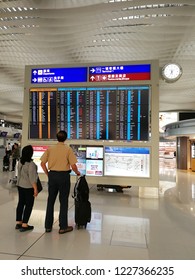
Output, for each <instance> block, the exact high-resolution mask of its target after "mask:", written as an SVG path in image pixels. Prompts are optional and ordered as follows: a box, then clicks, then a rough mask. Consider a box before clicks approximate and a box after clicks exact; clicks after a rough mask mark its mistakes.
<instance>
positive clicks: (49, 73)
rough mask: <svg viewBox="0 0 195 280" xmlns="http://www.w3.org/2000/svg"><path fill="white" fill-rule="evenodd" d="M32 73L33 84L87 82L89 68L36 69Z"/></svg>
mask: <svg viewBox="0 0 195 280" xmlns="http://www.w3.org/2000/svg"><path fill="white" fill-rule="evenodd" d="M31 71H32V72H31V83H32V84H55V83H82V82H87V67H69V68H36V69H32V70H31Z"/></svg>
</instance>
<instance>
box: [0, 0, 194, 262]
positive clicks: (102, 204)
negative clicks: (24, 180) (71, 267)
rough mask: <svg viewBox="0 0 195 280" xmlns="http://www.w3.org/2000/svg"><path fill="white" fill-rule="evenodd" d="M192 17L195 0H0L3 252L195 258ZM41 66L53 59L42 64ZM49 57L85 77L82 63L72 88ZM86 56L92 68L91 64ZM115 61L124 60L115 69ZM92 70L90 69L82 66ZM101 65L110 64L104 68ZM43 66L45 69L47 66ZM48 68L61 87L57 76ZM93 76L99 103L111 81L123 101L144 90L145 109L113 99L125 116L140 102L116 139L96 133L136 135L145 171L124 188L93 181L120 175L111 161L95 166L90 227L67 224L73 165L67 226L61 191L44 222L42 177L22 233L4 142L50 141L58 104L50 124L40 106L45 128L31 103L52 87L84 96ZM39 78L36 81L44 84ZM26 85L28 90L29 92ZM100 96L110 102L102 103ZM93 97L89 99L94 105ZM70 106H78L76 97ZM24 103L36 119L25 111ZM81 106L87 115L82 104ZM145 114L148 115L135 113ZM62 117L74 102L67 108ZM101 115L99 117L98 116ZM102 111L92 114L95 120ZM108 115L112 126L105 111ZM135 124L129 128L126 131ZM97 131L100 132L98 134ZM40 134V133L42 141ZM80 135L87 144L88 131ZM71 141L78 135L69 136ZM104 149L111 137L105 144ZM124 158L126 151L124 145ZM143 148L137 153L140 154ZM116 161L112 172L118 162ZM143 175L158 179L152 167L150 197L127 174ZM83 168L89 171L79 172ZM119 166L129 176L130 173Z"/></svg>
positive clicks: (31, 256) (39, 256) (128, 142)
mask: <svg viewBox="0 0 195 280" xmlns="http://www.w3.org/2000/svg"><path fill="white" fill-rule="evenodd" d="M194 26H195V3H194V0H186V1H183V0H178V1H173V3H172V2H171V3H168V2H167V1H161V0H156V1H154V0H153V1H148V0H145V1H138V0H107V1H106V0H74V1H72V0H60V1H59V0H47V1H37V0H29V1H27V0H21V1H17V0H3V1H0V53H1V55H0V221H1V226H0V259H1V260H98V259H99V260H195V242H194V236H195V172H194V171H195V144H194V143H195V141H194V138H195V130H194V127H195V125H194V119H195V94H194V89H195V87H194V81H195V79H194V77H195V62H194V58H195V56H194V53H195V36H194V34H195V29H194V28H195V27H194ZM150 62H151V63H150ZM157 64H158V66H156V65H157ZM37 65H39V67H38V66H37ZM46 65H49V67H48V68H46ZM52 65H55V67H59V65H61V67H60V68H63V67H65V68H66V66H67V69H68V71H70V68H71V67H73V66H75V68H80V66H82V67H81V68H83V70H84V75H83V76H82V77H83V78H81V80H80V73H81V72H79V75H76V74H75V76H76V79H74V82H75V83H77V84H76V90H75V89H74V88H73V89H72V87H75V84H74V82H72V80H71V78H72V77H71V75H70V77H69V76H68V75H67V76H68V78H67V77H66V75H65V78H67V79H68V82H67V81H66V82H64V80H63V79H64V76H63V75H61V74H60V75H57V74H56V76H55V77H53V76H52V71H51V72H50V70H51V69H53V68H52ZM86 65H87V66H86ZM93 65H94V67H91V66H93ZM119 65H121V66H120V67H121V68H120V67H119V68H117V67H118V66H119ZM132 65H133V66H132ZM137 65H138V67H137ZM140 65H141V66H140ZM85 66H86V67H85ZM96 66H97V68H96ZM135 66H136V67H135ZM167 66H168V68H167ZM25 67H27V68H25ZM28 67H29V68H28ZM30 67H31V68H32V69H34V68H35V72H31V73H32V76H31V77H30V75H29V76H28V77H27V79H26V80H25V77H26V72H28V73H30V70H31V68H30ZM33 67H34V68H33ZM172 67H173V68H172ZM26 69H28V71H27V70H26ZM29 69H30V70H29ZM54 69H57V70H59V68H54ZM67 69H66V70H67ZM135 69H136V71H137V69H138V73H137V72H136V73H134V71H135ZM39 70H41V74H40V71H39ZM77 70H78V69H77ZM102 70H104V71H105V72H104V75H102V76H101V75H99V74H100V72H101V71H102ZM174 70H176V76H174ZM87 71H88V72H87ZM90 71H92V73H90V75H89V72H90ZM99 71H100V72H99ZM109 71H111V72H112V73H113V74H112V75H110V72H109ZM125 71H126V72H125ZM128 71H129V72H128ZM85 72H86V73H87V74H86V73H85ZM42 73H46V75H45V76H43V75H42ZM48 73H49V74H48ZM60 73H61V72H60ZM66 73H67V72H66ZM75 73H77V72H75ZM82 74H83V73H82ZM167 74H168V76H167ZM33 75H34V76H33ZM39 75H40V76H39ZM48 76H50V77H49V78H48ZM78 76H79V78H78ZM138 76H139V78H138ZM135 77H136V78H135ZM74 78H75V77H74ZM77 78H78V80H77ZM30 79H31V80H30ZM55 79H56V83H58V84H57V86H56V84H55V83H54V82H55ZM61 79H62V80H61ZM82 79H83V80H82ZM90 79H91V80H90ZM100 79H102V80H101V81H100ZM131 79H132V80H131ZM133 79H135V80H133ZM51 80H52V83H50V82H51ZM75 80H76V81H75ZM93 82H94V83H93ZM66 83H67V84H68V86H69V88H68V86H67V88H65V89H64V87H65V86H66ZM92 83H93V85H95V86H94V87H93V88H92V87H90V90H91V93H93V94H94V95H95V94H96V95H97V96H98V98H100V97H101V98H102V96H103V98H105V96H106V97H107V99H106V98H105V99H104V100H103V101H104V102H108V101H109V98H110V95H109V94H110V92H112V94H113V95H114V94H118V96H119V97H120V98H121V100H122V98H123V96H128V100H132V99H133V98H135V99H136V98H137V97H135V96H139V97H138V100H139V101H140V100H141V96H144V100H145V103H144V106H143V108H145V111H144V110H143V111H141V109H142V105H143V104H142V103H139V102H137V103H136V102H135V103H134V102H132V103H133V104H136V105H135V107H131V106H130V105H129V107H125V106H126V103H125V102H123V103H122V102H121V104H122V105H121V107H122V109H124V110H121V111H123V112H128V113H129V116H130V117H131V113H132V112H136V113H135V114H137V115H136V118H137V119H139V121H137V122H135V123H133V122H132V123H131V124H132V125H130V121H129V126H128V128H129V129H131V131H130V132H129V131H128V130H127V129H126V130H125V129H124V131H123V136H122V137H121V138H120V136H121V134H120V136H119V135H117V137H118V138H117V137H115V136H116V135H115V136H114V137H115V138H109V137H111V134H110V132H108V131H107V132H106V136H104V137H107V138H106V141H107V142H106V143H112V144H106V145H111V146H113V145H114V144H113V143H115V145H118V143H120V144H119V145H122V144H121V143H124V151H125V148H129V147H131V146H132V147H133V148H137V147H136V145H138V150H139V148H141V149H142V152H143V151H144V152H145V153H146V154H144V164H145V167H146V168H145V171H143V170H141V169H140V171H141V173H140V174H141V175H140V176H141V177H142V178H141V179H140V178H139V174H138V173H136V175H135V174H134V175H132V174H131V176H129V184H128V187H127V186H126V187H124V188H122V190H120V191H117V190H116V189H114V188H112V186H111V187H109V186H106V187H102V188H98V187H97V185H98V184H99V180H100V178H99V177H98V176H99V175H103V176H102V177H104V175H106V176H107V175H108V176H110V175H113V177H114V176H115V177H114V179H116V181H117V177H116V175H115V174H114V171H113V170H112V174H103V172H105V170H104V171H103V167H102V166H100V165H99V167H101V168H102V170H101V172H102V174H100V173H99V174H96V175H97V177H95V176H94V180H93V181H94V182H93V183H91V182H90V183H89V188H90V193H89V200H90V202H91V207H92V213H91V221H90V222H89V223H88V224H87V227H86V228H80V229H78V228H77V227H76V226H75V217H74V215H75V205H74V199H73V197H72V194H73V189H74V185H75V176H72V177H71V181H72V184H71V192H70V196H69V212H68V215H69V225H71V226H73V231H72V232H68V233H65V234H62V235H61V234H59V233H58V230H59V224H58V223H59V221H58V214H59V201H58V200H57V201H56V204H55V219H54V220H55V221H54V226H53V230H52V231H51V232H45V228H44V219H45V211H46V203H47V195H48V191H47V188H48V186H47V181H45V180H44V181H42V183H43V191H42V192H41V193H40V194H39V195H38V197H37V198H36V200H35V204H34V208H33V211H32V215H31V217H30V221H29V224H30V225H33V226H34V229H33V230H32V231H30V230H29V231H27V232H20V231H19V230H16V229H15V224H16V221H15V218H16V205H17V201H18V194H17V187H16V183H15V178H16V173H15V170H14V171H12V166H11V164H12V157H10V165H9V167H8V169H7V170H4V166H3V157H4V155H5V148H6V146H7V144H8V142H11V144H12V145H13V143H15V142H16V143H18V144H19V145H20V146H21V147H22V146H23V143H25V144H26V143H27V144H31V141H32V145H35V146H37V147H38V148H40V147H42V146H41V145H46V144H45V143H47V141H48V140H51V141H50V142H48V143H54V141H53V140H54V137H53V135H54V134H55V133H54V131H55V129H54V125H56V127H59V123H57V122H58V121H59V119H60V118H59V115H60V117H61V116H62V115H63V114H62V113H61V114H58V115H57V113H56V112H55V110H52V109H51V108H54V107H52V105H51V108H49V109H51V111H50V112H51V115H52V114H54V115H52V116H55V118H54V119H55V121H56V123H55V122H51V123H52V125H51V126H50V127H49V125H50V124H51V123H50V121H49V120H48V119H47V115H46V114H45V115H44V114H43V115H44V116H42V117H43V119H44V118H45V116H46V120H47V121H48V123H47V125H46V126H45V127H47V128H46V129H45V127H44V125H45V123H44V120H41V121H40V118H39V121H38V122H39V123H38V124H37V123H36V125H37V126H36V127H35V126H34V125H35V122H36V121H35V119H34V118H33V116H35V115H36V114H35V115H33V112H34V111H36V110H37V111H36V113H37V114H39V110H40V108H41V111H43V108H44V105H45V104H44V102H43V103H41V102H42V101H43V100H44V96H45V95H46V96H48V100H49V98H50V93H51V92H52V94H54V96H59V95H60V96H63V95H64V96H66V94H68V95H69V96H70V95H71V96H73V95H74V94H75V92H76V94H77V96H79V97H80V96H85V95H87V94H88V93H89V91H90V90H89V85H91V84H92ZM106 83H107V84H106ZM60 85H62V86H60ZM83 85H85V88H83ZM121 85H122V86H121ZM101 86H102V87H103V86H105V88H106V89H105V88H103V90H102V89H101V90H102V91H101V94H100V87H101ZM41 87H42V88H43V89H40V88H41ZM70 87H71V90H70ZM108 87H109V88H108ZM54 88H56V89H54ZM124 92H125V93H124ZM135 92H136V93H135ZM134 93H135V94H134ZM142 93H143V95H142ZM29 94H30V95H31V96H33V98H31V99H30V97H28V95H29ZM38 94H39V98H37V95H38ZM90 96H91V95H90ZM36 98H37V100H38V101H36V102H40V104H39V105H38V106H37V107H36V106H35V107H36V109H35V110H34V111H33V110H32V108H34V107H33V105H34V104H33V102H34V101H32V100H36ZM98 98H97V100H98ZM131 98H132V99H131ZM62 99H63V98H62ZM86 99H87V98H86ZM29 100H30V102H31V103H30V102H29ZM51 100H52V98H51V99H50V101H51ZM56 100H57V101H56ZM59 100H61V99H60V98H58V97H56V99H55V100H54V103H55V102H58V103H56V104H57V105H56V107H57V106H58V105H59V103H60V102H59ZM64 100H66V99H64ZM64 100H62V104H60V105H61V107H60V108H61V110H62V111H63V109H64V108H65V107H63V106H64V103H63V102H64ZM67 100H68V99H67ZM67 100H66V102H68V101H67ZM79 100H80V101H81V99H79ZM113 100H114V101H113ZM113 100H112V102H113V104H114V106H115V105H116V106H115V107H114V106H113V107H112V109H113V108H114V110H116V112H118V111H117V102H116V100H115V99H113ZM124 100H125V99H123V101H124ZM101 101H102V100H101ZM133 101H134V99H133ZM98 102H99V101H98ZM114 102H116V103H114ZM29 103H30V106H28V105H29ZM78 103H79V102H78ZM102 103H103V102H102ZM102 103H101V104H102ZM138 103H139V104H138ZM42 104H43V106H42ZM113 104H112V105H113ZM140 104H141V105H140ZM148 104H149V105H148ZM85 105H86V103H85ZM96 105H97V104H96ZM96 105H94V106H96ZM41 106H42V107H41ZM98 106H99V105H98ZM106 106H107V107H109V106H110V103H109V102H108V104H106ZM133 106H134V105H133ZM136 106H137V107H136ZM46 107H49V105H48V106H46ZM99 107H100V106H99ZM99 107H97V106H96V109H97V108H99ZM75 108H76V109H75ZM132 108H133V109H132ZM137 108H138V109H137ZM44 109H45V108H44ZM71 109H73V111H74V110H75V111H76V110H77V112H81V110H80V108H79V105H78V104H77V107H74V108H71ZM88 109H89V108H88ZM104 109H105V108H104ZM85 110H86V107H85ZM125 110H126V111H125ZM128 110H130V112H129V111H128ZM86 111H87V110H86ZM111 111H112V110H111ZM29 112H30V113H31V114H32V116H31V117H32V118H33V120H34V123H33V122H31V123H30V121H29V116H30V113H29ZM60 112H61V111H60ZM70 112H72V111H71V110H70V108H69V111H68V113H70ZM82 112H84V111H82ZM93 112H95V111H93ZM140 112H141V113H140ZM44 113H45V112H44ZM58 113H59V111H58ZM68 113H67V115H68ZM111 113H112V116H111V117H112V118H115V117H116V116H115V115H117V114H115V111H114V113H113V112H111ZM55 114H56V115H55ZM94 114H95V113H94ZM144 114H145V115H144ZM81 115H82V114H81ZM83 115H84V116H85V117H86V115H87V114H86V115H85V113H83ZM92 115H93V114H92ZM127 115H128V114H127ZM143 115H144V118H145V119H144V122H143V123H141V121H140V120H142V117H143ZM124 116H125V115H124ZM70 117H72V115H71V113H70V116H69V119H71V118H70ZM98 117H99V118H100V115H98ZM98 117H96V119H95V120H96V121H97V122H99V120H98ZM109 117H110V115H109ZM111 117H110V118H111ZM125 117H126V116H125ZM81 118H82V116H81ZM158 118H159V119H158ZM189 119H191V120H190V121H189ZM82 120H83V119H82ZM145 120H146V121H145ZM60 121H61V123H62V125H64V126H65V125H66V122H65V120H61V119H60ZM106 121H107V128H108V126H109V118H108V115H107V119H106ZM131 121H132V120H131ZM122 122H123V121H121V123H122ZM40 123H41V124H40ZM86 123H87V122H84V124H86ZM91 123H92V122H91ZM113 123H114V124H113ZM113 123H112V132H114V133H116V134H117V133H118V131H122V130H123V128H122V127H127V126H125V125H126V123H122V125H121V126H120V127H119V126H118V127H119V129H118V130H117V129H115V126H116V127H117V125H118V123H117V122H113ZM140 123H141V126H140ZM158 123H159V131H158ZM87 124H89V122H88V123H87ZM95 125H96V124H95ZM95 125H94V127H95ZM114 125H115V126H114ZM83 127H84V125H83ZM91 127H93V126H91ZM132 127H136V129H134V130H133V129H132ZM70 128H71V125H70V126H69V127H68V129H69V134H70V135H69V136H72V135H71V133H70V131H71V129H70ZM76 128H77V129H78V131H77V133H76V136H80V134H79V133H80V131H81V128H80V126H76ZM28 129H29V131H28ZM95 129H97V131H98V132H99V134H98V133H97V132H96V134H93V141H94V142H93V144H94V143H96V142H95V141H96V140H98V141H99V142H97V143H99V144H98V145H101V143H102V142H103V141H102V139H103V140H105V139H104V138H103V136H102V134H101V133H100V132H101V131H100V126H97V127H95ZM46 130H47V131H46ZM83 130H84V129H83ZM45 131H46V132H45ZM85 132H86V131H85ZM44 133H46V134H47V135H48V138H47V137H46V136H45V135H46V134H45V135H44ZM90 133H91V131H90V130H89V131H88V134H86V135H87V139H88V140H89V139H90V140H91V138H90V136H89V135H91V134H90ZM86 135H85V136H86ZM94 135H95V137H96V136H98V137H99V139H95V137H94ZM158 135H159V139H158ZM42 136H43V138H44V139H43V140H45V142H44V143H42V142H41V140H42ZM74 137H75V135H74ZM101 137H102V138H101ZM112 137H113V136H112ZM128 137H129V138H128ZM131 137H133V138H131ZM142 137H143V138H142ZM38 138H39V139H38ZM140 138H141V139H140ZM37 139H38V141H37ZM117 139H119V141H118V140H117ZM76 140H77V139H76ZM82 140H83V141H82V144H83V143H84V141H85V140H86V138H85V137H84V139H82ZM158 140H159V141H158ZM86 141H87V140H86ZM121 141H122V142H121ZM70 142H71V140H70ZM73 142H74V141H73ZM75 143H77V141H76V142H74V143H73V144H75ZM78 143H79V142H78ZM136 143H138V144H136ZM109 148H110V147H109V146H108V147H107V149H109ZM116 148H118V147H116ZM102 151H103V148H102ZM154 151H155V153H154ZM157 151H158V152H157ZM106 153H107V154H106ZM105 155H106V156H108V151H107V150H106V148H105V147H104V155H103V156H105ZM103 156H102V158H103ZM136 156H137V155H136ZM129 157H131V159H132V158H133V156H132V155H130V156H129ZM140 157H141V160H140V162H141V161H142V155H141V156H140ZM102 158H101V160H102V165H103V159H102ZM114 159H116V156H114ZM155 162H156V169H155ZM114 164H115V162H114ZM121 165H122V164H121ZM99 167H98V168H99ZM109 167H110V166H109ZM115 167H116V165H115ZM142 167H143V166H142ZM115 170H116V172H120V171H117V168H116V169H115ZM126 171H127V168H126ZM90 172H93V170H92V169H91V170H90ZM143 172H145V173H143ZM91 174H92V173H91ZM91 174H90V175H91ZM156 174H157V176H156ZM92 175H93V174H92ZM120 175H121V174H119V176H118V177H120ZM106 176H105V177H106ZM150 176H151V177H152V178H151V184H152V186H148V192H150V187H151V189H153V182H155V183H156V178H159V181H158V183H159V185H158V184H157V185H156V186H155V187H156V188H155V194H156V195H155V197H152V195H151V196H147V195H141V194H140V190H141V189H140V185H139V184H135V183H134V184H131V180H134V177H137V178H136V179H137V181H136V180H134V182H139V179H140V183H143V182H144V178H145V180H146V181H147V182H150ZM89 177H90V176H89ZM89 177H87V176H86V178H87V179H88V178H89ZM124 177H125V180H126V181H127V178H128V176H127V174H125V176H124ZM110 178H111V177H110ZM111 180H112V179H111ZM100 181H101V180H100ZM146 189H147V187H146Z"/></svg>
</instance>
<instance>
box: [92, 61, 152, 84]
mask: <svg viewBox="0 0 195 280" xmlns="http://www.w3.org/2000/svg"><path fill="white" fill-rule="evenodd" d="M150 68H151V67H150V64H140V65H114V66H113V65H112V66H92V67H89V82H116V81H117V82H126V81H136V80H140V81H142V80H150V78H151V77H150V74H151V69H150Z"/></svg>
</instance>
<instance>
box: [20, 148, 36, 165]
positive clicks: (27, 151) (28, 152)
mask: <svg viewBox="0 0 195 280" xmlns="http://www.w3.org/2000/svg"><path fill="white" fill-rule="evenodd" d="M32 156H33V147H32V146H31V145H27V146H25V147H24V148H23V149H22V156H21V158H20V162H21V164H22V165H24V164H25V162H30V161H31V160H32Z"/></svg>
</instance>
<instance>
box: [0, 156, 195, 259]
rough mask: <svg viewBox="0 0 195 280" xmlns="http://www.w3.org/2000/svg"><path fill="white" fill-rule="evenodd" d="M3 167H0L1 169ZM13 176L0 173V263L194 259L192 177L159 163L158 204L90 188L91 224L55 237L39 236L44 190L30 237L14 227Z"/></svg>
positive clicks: (134, 191)
mask: <svg viewBox="0 0 195 280" xmlns="http://www.w3.org/2000/svg"><path fill="white" fill-rule="evenodd" d="M1 166H2V163H1ZM12 176H13V173H12V172H2V168H1V170H0V220H1V227H0V228H1V230H0V259H2V260H7V259H10V260H11V259H13V260H16V259H21V260H36V259H56V260H58V259H70V260H74V259H79V260H81V259H83V260H86V259H91V260H93V259H109V260H111V259H115V260H117V259H129V260H135V259H137V260H147V259H156V260H159V259H166V260H169V259H176V260H178V259H191V260H194V259H195V242H194V240H195V173H193V172H190V171H188V172H187V171H181V170H180V171H178V170H176V168H175V164H174V159H172V162H171V161H169V162H167V160H166V161H163V160H162V159H161V161H160V187H159V194H160V196H159V199H146V198H145V199H141V198H139V197H138V188H136V187H132V188H131V189H126V190H124V192H123V193H114V192H107V191H97V188H96V186H90V188H91V189H90V201H91V204H92V220H91V223H90V224H88V226H87V229H86V230H85V229H79V230H77V229H75V228H74V230H73V232H70V233H67V234H64V235H59V234H58V206H59V205H58V202H57V203H56V212H55V225H54V229H53V231H52V232H51V233H45V231H44V217H45V208H46V199H47V188H46V186H45V188H44V190H43V192H42V193H40V195H39V197H38V198H37V199H36V202H35V206H34V210H33V213H32V217H31V220H30V222H29V224H31V225H34V227H35V228H34V230H33V231H31V232H24V233H21V232H19V231H17V230H15V229H14V227H15V209H16V204H17V190H16V187H15V186H12V185H11V184H9V183H8V182H9V178H11V177H12ZM69 223H70V225H73V226H74V201H73V199H72V197H71V196H70V199H69Z"/></svg>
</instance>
